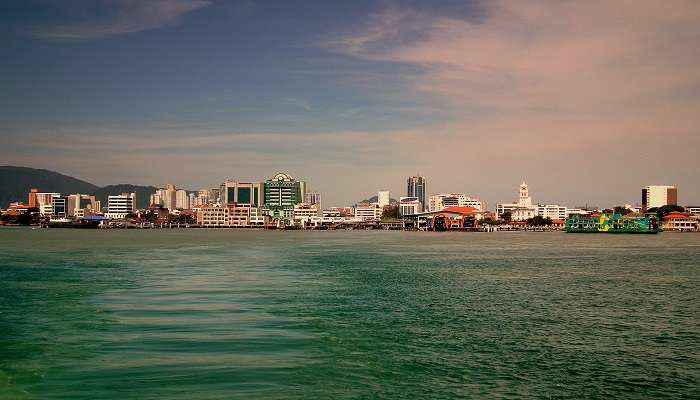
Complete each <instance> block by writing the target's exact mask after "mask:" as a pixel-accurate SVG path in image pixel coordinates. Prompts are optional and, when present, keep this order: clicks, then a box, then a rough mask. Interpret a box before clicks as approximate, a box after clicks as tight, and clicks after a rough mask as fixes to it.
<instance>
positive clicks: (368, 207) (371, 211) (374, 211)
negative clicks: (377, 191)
mask: <svg viewBox="0 0 700 400" xmlns="http://www.w3.org/2000/svg"><path fill="white" fill-rule="evenodd" d="M382 211H383V208H382V207H379V204H378V203H360V204H358V205H356V206H355V217H357V218H361V219H362V220H363V221H377V220H379V219H381V218H382Z"/></svg>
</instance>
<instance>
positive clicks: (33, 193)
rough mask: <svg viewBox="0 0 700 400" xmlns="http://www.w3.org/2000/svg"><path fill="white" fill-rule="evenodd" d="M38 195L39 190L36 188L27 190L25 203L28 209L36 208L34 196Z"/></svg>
mask: <svg viewBox="0 0 700 400" xmlns="http://www.w3.org/2000/svg"><path fill="white" fill-rule="evenodd" d="M37 193H39V189H37V188H31V189H30V190H29V199H28V200H29V201H28V202H27V203H28V204H29V207H30V208H35V207H38V204H37V199H36V194H37Z"/></svg>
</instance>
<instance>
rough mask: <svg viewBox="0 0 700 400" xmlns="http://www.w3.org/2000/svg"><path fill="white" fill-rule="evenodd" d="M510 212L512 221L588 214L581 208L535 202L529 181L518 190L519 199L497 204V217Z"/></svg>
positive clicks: (562, 219) (563, 217) (553, 218)
mask: <svg viewBox="0 0 700 400" xmlns="http://www.w3.org/2000/svg"><path fill="white" fill-rule="evenodd" d="M506 213H510V219H511V221H526V220H528V219H530V218H534V217H536V216H540V217H542V218H549V219H551V220H553V221H554V220H561V221H564V220H566V217H567V216H568V215H569V214H586V211H585V210H582V209H580V208H568V207H565V206H561V205H559V204H533V203H532V197H530V191H529V189H528V185H527V183H525V181H523V183H521V184H520V188H519V191H518V201H517V202H513V203H498V204H497V205H496V217H497V218H503V217H504V214H506Z"/></svg>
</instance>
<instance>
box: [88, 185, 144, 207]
mask: <svg viewBox="0 0 700 400" xmlns="http://www.w3.org/2000/svg"><path fill="white" fill-rule="evenodd" d="M156 189H157V188H156V187H154V186H139V185H130V184H126V183H122V184H119V185H108V186H105V187H103V188H99V189H97V190H95V191H94V192H92V194H93V195H95V199H97V200H99V201H101V202H102V206H103V207H105V206H107V196H111V195H115V194H122V193H132V192H133V193H136V208H146V207H148V203H149V201H150V197H151V194H153V192H155V191H156Z"/></svg>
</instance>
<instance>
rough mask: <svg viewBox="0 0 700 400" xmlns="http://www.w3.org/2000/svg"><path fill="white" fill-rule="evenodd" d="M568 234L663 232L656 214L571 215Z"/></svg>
mask: <svg viewBox="0 0 700 400" xmlns="http://www.w3.org/2000/svg"><path fill="white" fill-rule="evenodd" d="M564 231H566V232H567V233H637V234H639V233H641V234H656V233H659V232H660V231H661V229H660V228H659V223H658V220H657V217H656V214H655V213H647V214H646V215H644V216H639V215H621V214H613V215H608V214H605V213H601V214H596V213H593V214H571V215H569V216H568V217H567V218H566V224H565V225H564Z"/></svg>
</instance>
